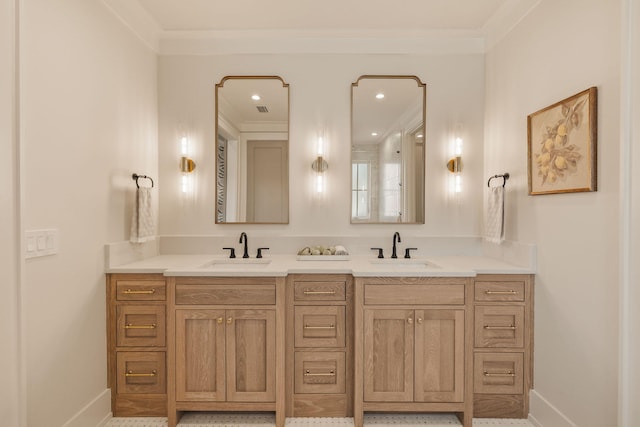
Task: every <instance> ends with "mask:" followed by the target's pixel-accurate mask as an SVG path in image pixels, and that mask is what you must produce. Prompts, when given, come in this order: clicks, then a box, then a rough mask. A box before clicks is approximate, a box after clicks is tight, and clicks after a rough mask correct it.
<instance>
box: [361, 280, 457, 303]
mask: <svg viewBox="0 0 640 427" xmlns="http://www.w3.org/2000/svg"><path fill="white" fill-rule="evenodd" d="M364 303H365V304H376V305H404V304H412V305H415V304H421V305H429V304H448V305H462V304H464V285H463V284H446V285H445V284H429V285H424V284H420V285H401V284H397V285H393V284H390V285H374V284H372V285H365V286H364Z"/></svg>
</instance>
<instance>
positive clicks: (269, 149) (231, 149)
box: [216, 76, 289, 224]
mask: <svg viewBox="0 0 640 427" xmlns="http://www.w3.org/2000/svg"><path fill="white" fill-rule="evenodd" d="M216 111H217V114H216V135H217V142H216V224H230V223H259V224H286V223H288V222H289V85H288V84H286V83H285V82H284V81H283V80H282V79H281V78H280V77H275V76H254V77H251V76H227V77H225V78H223V79H222V81H221V82H220V83H219V84H217V85H216Z"/></svg>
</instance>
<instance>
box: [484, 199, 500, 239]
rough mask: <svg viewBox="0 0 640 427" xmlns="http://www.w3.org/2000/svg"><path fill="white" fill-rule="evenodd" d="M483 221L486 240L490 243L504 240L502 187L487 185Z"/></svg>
mask: <svg viewBox="0 0 640 427" xmlns="http://www.w3.org/2000/svg"><path fill="white" fill-rule="evenodd" d="M485 223H486V225H485V239H486V240H487V241H489V242H492V243H501V242H502V241H504V187H489V191H488V192H487V213H486V218H485Z"/></svg>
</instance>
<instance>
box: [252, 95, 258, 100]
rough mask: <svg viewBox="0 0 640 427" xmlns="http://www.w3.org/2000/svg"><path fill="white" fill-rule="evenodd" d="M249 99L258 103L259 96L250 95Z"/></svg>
mask: <svg viewBox="0 0 640 427" xmlns="http://www.w3.org/2000/svg"><path fill="white" fill-rule="evenodd" d="M251 99H253V100H254V101H260V95H251Z"/></svg>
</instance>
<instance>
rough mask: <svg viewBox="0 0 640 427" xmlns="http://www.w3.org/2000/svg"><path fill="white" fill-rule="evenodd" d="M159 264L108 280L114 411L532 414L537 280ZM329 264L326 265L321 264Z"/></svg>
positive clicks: (508, 267) (284, 263)
mask: <svg viewBox="0 0 640 427" xmlns="http://www.w3.org/2000/svg"><path fill="white" fill-rule="evenodd" d="M375 255H377V254H375V253H373V252H372V253H371V254H369V255H354V256H345V257H342V258H339V257H328V258H324V259H322V258H321V257H314V259H313V260H312V259H311V258H309V257H307V258H305V257H296V256H293V255H291V256H289V255H277V254H276V255H266V254H265V255H264V256H263V257H262V258H255V254H251V256H252V257H251V258H247V259H243V258H235V259H230V258H228V257H226V256H222V255H220V256H212V255H160V256H154V257H150V258H147V259H144V260H141V261H136V262H131V263H127V264H123V265H119V266H116V267H111V268H110V269H109V271H108V274H107V304H108V310H107V313H108V319H107V320H108V323H107V324H108V365H109V371H108V372H109V375H108V378H109V380H108V381H109V387H110V388H111V391H112V411H113V414H114V416H125V417H126V416H167V417H168V420H169V427H174V426H175V425H176V424H177V422H178V421H179V419H180V416H181V414H182V413H183V412H185V411H240V412H243V411H247V412H248V411H269V412H274V413H275V417H276V425H277V426H278V427H281V426H284V422H285V417H354V421H355V426H357V427H359V426H362V423H363V415H364V413H365V412H453V413H456V414H458V416H459V418H460V420H461V422H462V423H463V425H464V426H465V427H471V423H472V421H471V420H472V418H473V417H506V418H525V417H527V415H528V401H529V398H528V395H529V390H530V388H531V387H532V348H533V343H532V339H533V333H532V326H533V271H531V270H530V269H527V268H522V267H517V266H514V265H512V264H508V263H506V262H503V261H499V260H496V259H493V258H488V257H483V256H449V257H447V256H443V257H430V258H428V259H425V258H415V257H414V258H409V259H405V258H402V257H400V258H397V259H390V258H383V259H379V258H376V256H375ZM320 259H322V260H321V261H319V260H320Z"/></svg>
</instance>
